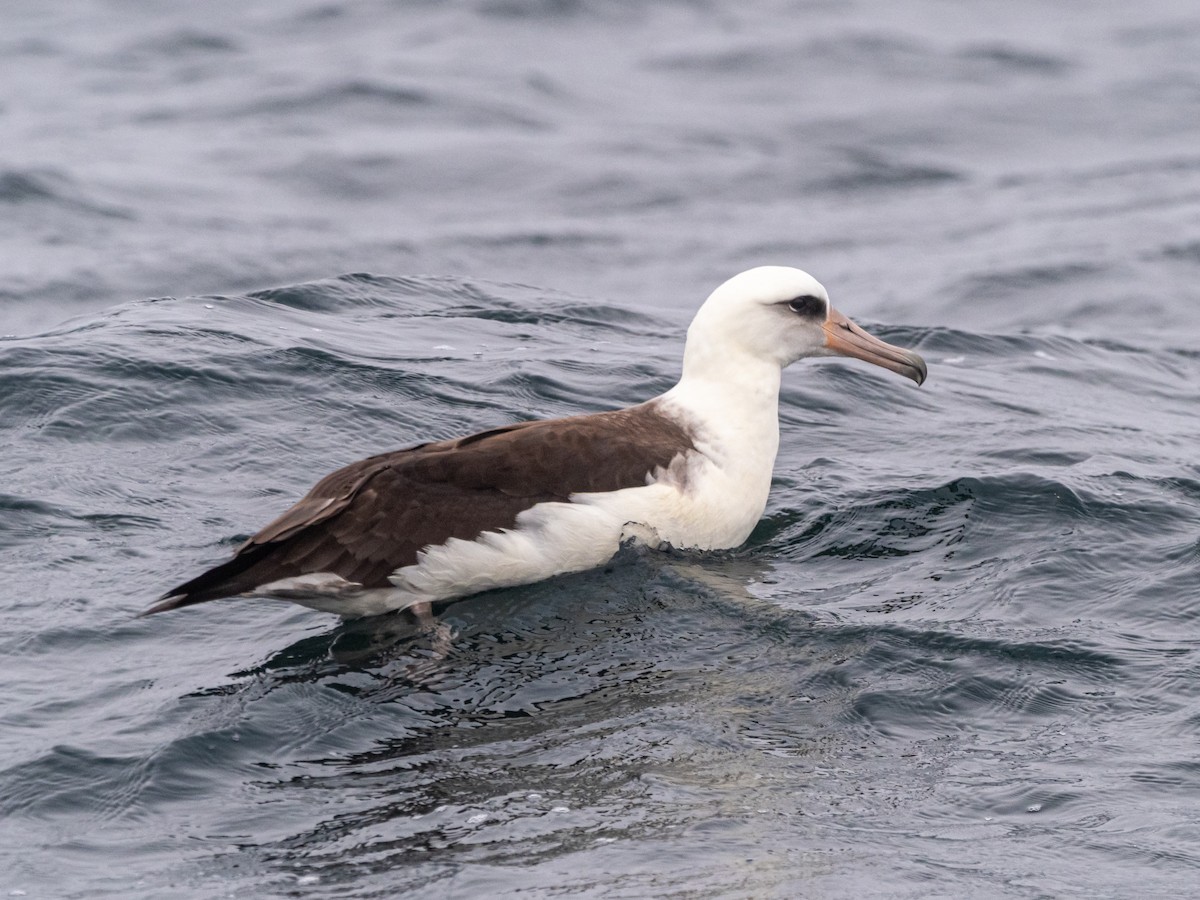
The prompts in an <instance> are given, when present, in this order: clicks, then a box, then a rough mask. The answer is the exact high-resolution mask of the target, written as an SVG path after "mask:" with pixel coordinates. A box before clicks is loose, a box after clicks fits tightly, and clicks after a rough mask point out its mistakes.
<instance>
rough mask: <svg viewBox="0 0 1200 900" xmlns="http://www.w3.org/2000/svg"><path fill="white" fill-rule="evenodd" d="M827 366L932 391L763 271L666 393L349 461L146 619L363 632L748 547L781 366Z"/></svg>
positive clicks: (749, 276)
mask: <svg viewBox="0 0 1200 900" xmlns="http://www.w3.org/2000/svg"><path fill="white" fill-rule="evenodd" d="M816 356H849V357H854V358H856V359H860V360H865V361H866V362H869V363H874V364H875V365H877V366H882V367H883V368H885V369H888V370H890V371H892V372H896V373H897V374H899V375H903V376H905V377H906V378H911V379H912V380H913V381H915V382H916V383H917V384H918V385H920V384H921V383H922V382H923V381H924V380H925V376H926V367H925V361H924V360H923V359H921V357H920V356H918V355H917V354H916V353H914V352H912V351H911V350H905V349H902V348H900V347H895V346H892V345H891V344H888V343H885V342H884V341H881V340H879V339H878V338H876V337H873V336H872V335H870V334H868V333H867V332H866V331H864V330H863V329H862V328H860V327H859V326H858V325H856V324H854V322H852V321H851V320H850V319H848V318H847V317H846V316H844V315H843V314H842V313H840V312H838V311H837V310H836V309H834V308H833V307H832V306H830V304H829V295H828V294H827V293H826V291H825V288H824V287H822V286H821V284H820V283H819V282H818V281H817V280H816V279H815V278H813V277H812V276H811V275H809V274H808V273H807V272H803V271H801V270H800V269H794V268H790V267H786V266H761V267H758V268H754V269H750V270H748V271H745V272H742V273H741V274H739V275H735V276H734V277H733V278H730V279H729V280H728V281H726V282H725V283H724V284H722V285H721V286H720V287H718V288H717V289H716V290H715V291H713V292H712V294H711V295H710V296H709V297H708V299H707V300H705V301H704V303H703V305H701V307H700V309H699V311H698V312H697V313H696V316H695V318H694V319H693V320H692V324H691V326H690V327H689V328H688V331H687V342H686V344H685V346H684V351H683V372H682V375H681V376H680V379H679V383H678V384H676V385H675V386H674V387H673V388H671V389H670V390H669V391H667V392H666V393H665V394H662V395H661V396H658V397H655V398H653V399H651V400H647V401H646V402H644V403H640V404H638V405H637V406H631V407H629V408H627V409H618V410H612V411H608V412H599V413H592V414H588V415H577V416H570V417H568V418H563V419H550V420H542V421H532V422H517V423H514V424H512V425H505V426H503V427H501V428H493V429H490V430H488V431H482V432H480V433H478V434H472V435H470V436H468V437H462V438H457V439H455V440H445V441H433V442H430V443H424V444H418V445H416V446H414V447H409V448H407V449H404V450H394V451H392V452H390V453H382V454H380V455H378V456H371V457H368V458H367V459H364V460H361V461H359V462H355V463H351V464H350V465H348V466H346V467H345V468H342V469H338V470H337V471H336V472H333V473H332V474H330V475H328V476H326V477H325V478H323V479H321V480H320V481H319V482H317V484H316V485H315V486H314V487H313V489H312V490H311V491H309V492H308V494H307V495H306V496H305V497H303V498H302V499H301V500H300V501H299V502H298V503H296V505H295V506H293V507H292V508H291V509H289V510H287V511H286V512H284V513H283V515H281V516H280V517H279V518H277V519H276V520H275V521H273V522H271V523H270V524H269V525H267V526H266V527H265V528H263V529H262V530H261V531H259V532H258V534H256V535H254V536H253V537H252V538H250V539H249V540H248V541H246V542H245V543H244V544H242V545H241V546H240V547H239V548H238V549H237V551H236V552H235V554H234V556H233V558H232V559H230V560H229V561H228V562H225V563H222V564H221V565H218V566H216V567H214V568H212V569H209V570H208V571H207V572H204V573H203V574H201V575H199V576H197V577H196V578H193V579H191V580H190V581H187V582H185V583H183V584H181V585H179V586H178V587H175V588H172V589H171V590H169V591H167V592H166V593H165V594H164V595H163V596H162V597H161V598H160V599H159V600H158V602H157V603H155V604H154V605H153V606H151V607H150V608H149V609H147V610H146V611H145V612H144V613H143V615H149V614H151V613H159V612H165V611H166V610H171V609H179V608H181V607H184V606H191V605H193V604H196V603H203V602H205V601H208V600H216V599H219V598H223V597H236V596H246V595H253V596H261V597H273V598H280V599H285V600H291V601H294V602H296V603H299V604H302V605H304V606H307V607H310V608H313V609H318V610H323V611H326V612H332V613H336V614H338V615H340V616H342V617H343V618H348V619H350V618H359V617H363V616H373V615H380V614H382V613H387V612H391V611H393V610H400V609H407V608H410V607H415V608H418V609H423V610H428V609H429V608H430V606H429V604H432V603H436V602H438V601H445V600H452V599H455V598H459V597H465V596H468V595H470V594H476V593H479V592H480V591H486V590H489V589H492V588H500V587H511V586H514V585H520V584H529V583H532V582H535V581H541V580H543V579H546V578H549V577H552V576H554V575H560V574H564V573H568V572H581V571H584V570H587V569H591V568H595V567H597V566H601V565H603V564H604V563H605V562H607V561H608V560H609V559H611V558H612V557H613V556H614V555H615V554H616V553H617V551H618V550H619V549H620V547H621V545H622V544H623V543H625V542H626V541H629V540H637V541H641V542H644V543H646V544H649V545H650V546H654V547H665V546H669V547H674V548H677V549H681V550H720V549H728V548H731V547H737V546H738V545H740V544H742V543H743V542H745V540H746V539H747V538H748V537H749V536H750V532H751V531H752V530H753V528H754V526H755V524H756V523H757V522H758V520H759V519H760V518H761V516H762V514H763V510H764V509H765V508H766V504H767V494H768V491H769V490H770V487H771V474H772V470H773V468H774V465H775V454H776V451H777V450H778V447H779V386H780V381H781V377H782V372H783V369H784V368H786V367H787V366H789V365H791V364H792V363H794V362H796V361H797V360H800V359H804V358H806V357H816Z"/></svg>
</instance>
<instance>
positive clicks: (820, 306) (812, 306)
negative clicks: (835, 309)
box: [787, 294, 825, 319]
mask: <svg viewBox="0 0 1200 900" xmlns="http://www.w3.org/2000/svg"><path fill="white" fill-rule="evenodd" d="M787 305H788V309H790V310H791V311H792V312H794V313H796V314H797V315H800V316H808V317H810V318H813V319H824V318H825V301H824V300H822V299H821V298H820V297H814V296H813V295H812V294H805V295H804V296H803V297H793V298H792V299H791V300H789V301H788V302H787Z"/></svg>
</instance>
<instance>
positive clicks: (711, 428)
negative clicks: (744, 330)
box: [663, 335, 782, 480]
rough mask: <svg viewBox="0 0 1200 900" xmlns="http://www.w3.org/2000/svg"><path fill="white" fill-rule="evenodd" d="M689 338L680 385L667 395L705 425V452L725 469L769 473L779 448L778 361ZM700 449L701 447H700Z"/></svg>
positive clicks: (669, 399) (671, 400) (672, 403)
mask: <svg viewBox="0 0 1200 900" xmlns="http://www.w3.org/2000/svg"><path fill="white" fill-rule="evenodd" d="M697 337H699V336H692V335H689V340H688V343H687V347H686V348H685V350H684V353H683V374H682V375H681V376H680V379H679V383H678V384H677V385H675V387H673V388H671V390H669V391H667V393H666V394H664V395H663V400H664V401H666V402H667V403H668V404H670V405H672V406H675V407H676V408H677V409H678V410H679V411H680V412H681V413H682V414H683V415H685V416H689V417H691V418H692V419H693V420H694V421H695V422H697V423H700V424H701V426H702V427H701V428H700V432H699V437H700V439H701V440H702V441H704V443H705V444H706V445H707V446H706V447H705V448H704V450H703V452H704V453H705V455H706V456H709V457H710V458H711V459H712V460H713V462H715V463H716V464H717V465H718V466H720V467H721V468H722V469H725V470H727V471H731V472H732V470H734V469H739V470H741V469H746V470H752V471H758V472H763V471H765V472H766V473H767V477H768V480H769V476H770V471H771V469H772V468H773V467H774V465H775V453H776V451H777V450H778V449H779V385H780V380H781V376H782V370H781V369H780V367H779V365H778V364H777V363H775V362H773V361H768V360H764V359H761V358H759V357H756V356H753V355H751V354H749V353H744V352H737V351H736V350H731V348H729V347H725V348H718V347H715V346H714V345H713V343H712V342H709V341H705V340H697V339H696V338H697ZM698 449H699V448H698Z"/></svg>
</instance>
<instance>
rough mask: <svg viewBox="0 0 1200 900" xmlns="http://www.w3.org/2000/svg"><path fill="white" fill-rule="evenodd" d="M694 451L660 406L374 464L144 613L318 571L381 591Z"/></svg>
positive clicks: (466, 441) (514, 428) (527, 427)
mask: <svg viewBox="0 0 1200 900" xmlns="http://www.w3.org/2000/svg"><path fill="white" fill-rule="evenodd" d="M691 448H692V443H691V439H690V437H689V436H688V434H687V432H686V431H685V430H684V429H683V428H682V427H681V426H680V425H679V424H678V423H676V422H675V421H674V420H672V419H669V418H666V417H665V416H663V415H661V414H660V413H659V411H658V409H657V404H656V403H655V401H651V402H650V403H644V404H642V405H641V406H636V407H633V408H631V409H624V410H617V411H614V412H607V413H597V414H595V415H588V416H573V417H571V418H568V419H554V420H550V421H541V422H522V423H518V424H515V425H508V426H506V427H504V428H497V429H494V430H492V431H484V432H481V433H479V434H474V435H471V436H470V437H465V438H460V439H458V440H452V441H439V442H436V443H431V444H421V445H419V446H416V447H411V448H409V449H407V450H397V451H394V452H392V453H384V454H381V455H379V456H372V457H370V458H368V459H364V460H361V461H360V462H356V463H352V464H351V465H349V466H346V467H345V468H343V469H339V470H338V471H336V472H333V473H332V474H330V475H327V476H326V477H325V478H323V479H321V481H319V482H317V484H316V485H315V486H314V487H313V489H312V490H311V491H309V492H308V494H307V495H306V496H305V497H304V498H303V499H302V500H300V502H299V503H297V504H296V505H295V506H293V507H292V508H291V509H289V510H287V512H285V513H284V514H283V515H282V516H280V517H279V518H278V519H276V520H275V521H274V522H272V523H270V524H269V525H267V526H266V527H265V528H263V529H262V530H261V531H260V532H259V533H258V534H256V535H255V536H254V537H252V538H250V540H248V541H247V542H246V543H245V544H243V545H242V546H241V547H240V548H238V551H237V553H236V554H235V555H234V557H233V559H231V560H229V561H228V562H226V563H223V564H222V565H219V566H217V567H215V568H213V569H210V570H209V571H207V572H205V573H204V574H202V575H200V576H199V577H197V578H194V579H192V580H191V581H188V582H186V583H185V584H182V585H180V586H179V587H176V588H174V589H173V590H170V591H168V592H167V593H166V594H164V595H163V598H162V599H161V600H160V602H159V603H157V604H156V605H154V606H152V607H151V608H150V609H148V610H147V611H146V613H145V614H147V615H148V614H150V613H154V612H163V611H165V610H168V609H176V608H178V607H181V606H190V605H191V604H193V603H200V602H203V601H205V600H215V599H217V598H219V597H228V596H232V595H235V594H241V593H246V592H248V591H252V590H253V589H254V588H256V587H258V586H260V585H263V584H267V583H269V582H272V581H277V580H279V579H281V578H290V577H295V576H297V575H304V574H307V573H310V572H332V573H334V574H337V575H340V576H341V577H342V578H345V579H346V580H347V581H352V582H357V583H359V584H361V585H363V587H368V588H370V587H383V586H386V585H387V584H388V581H387V576H388V575H390V574H391V573H392V572H394V571H395V570H396V569H398V568H400V567H401V566H406V565H410V564H412V563H414V562H415V561H416V558H417V552H418V551H420V550H421V549H422V548H424V547H428V546H430V545H435V544H441V543H444V542H445V541H446V540H448V539H449V538H452V537H457V538H463V539H466V540H470V539H472V538H474V537H476V536H477V535H478V534H480V533H481V532H484V531H495V530H496V529H499V528H508V527H511V526H512V525H513V524H514V523H515V522H516V519H517V515H518V514H519V513H520V512H521V511H522V510H525V509H528V508H529V507H530V506H533V505H534V504H536V503H542V502H545V501H549V500H566V499H568V497H570V495H571V494H575V493H583V492H589V491H614V490H619V489H621V488H625V487H635V486H638V485H642V484H645V483H646V480H647V477H648V476H650V475H651V474H652V473H653V472H654V470H655V469H656V468H657V467H663V468H666V467H668V466H670V464H671V462H672V460H674V459H675V458H676V456H678V455H679V454H681V453H683V452H686V451H687V450H689V449H691Z"/></svg>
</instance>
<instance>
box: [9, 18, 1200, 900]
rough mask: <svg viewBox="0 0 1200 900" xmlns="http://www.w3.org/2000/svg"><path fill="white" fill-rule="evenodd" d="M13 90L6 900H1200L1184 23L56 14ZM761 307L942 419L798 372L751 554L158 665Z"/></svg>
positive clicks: (24, 24)
mask: <svg viewBox="0 0 1200 900" xmlns="http://www.w3.org/2000/svg"><path fill="white" fill-rule="evenodd" d="M0 62H2V63H3V71H4V77H3V79H0V136H2V137H0V214H2V216H0V218H2V220H3V224H2V225H0V260H2V261H3V269H2V271H0V301H2V304H3V305H2V306H0V333H9V334H10V335H11V336H10V337H7V338H4V339H3V340H2V341H0V577H2V583H3V585H4V589H3V591H2V592H0V604H2V608H3V622H4V625H3V632H2V638H0V648H2V652H3V658H4V666H3V674H2V675H0V679H2V682H3V686H2V689H0V697H2V698H3V699H2V700H0V895H3V896H28V897H71V898H84V897H88V898H90V897H99V896H146V897H180V898H184V897H186V898H210V897H221V896H230V897H233V896H237V897H260V896H261V897H268V896H296V897H337V898H345V897H391V896H398V895H402V894H404V895H411V896H418V897H446V896H453V897H476V896H516V895H518V894H520V895H521V896H536V897H541V896H546V897H555V896H571V897H604V898H616V897H622V898H623V897H661V896H671V897H710V896H711V897H747V898H751V897H753V898H758V897H797V896H804V897H847V898H848V897H854V898H926V897H946V898H958V897H980V898H992V897H1059V896H1073V897H1074V896H1079V897H1113V898H1125V897H1134V896H1137V897H1148V896H1156V897H1183V896H1190V895H1192V894H1194V893H1195V890H1196V888H1195V886H1196V884H1197V883H1200V687H1198V684H1200V459H1198V455H1197V447H1198V446H1200V397H1198V394H1200V286H1198V285H1200V10H1197V8H1196V7H1195V5H1194V4H1192V3H1187V2H1183V0H1176V2H1150V3H1142V4H1125V3H1115V2H1111V3H1089V4H1074V3H1062V4H1054V5H1050V4H1039V3H1032V2H1028V0H1021V2H1016V3H1008V4H1003V5H1001V4H984V3H978V4H958V3H949V2H935V0H909V2H902V3H896V4H869V3H816V2H814V3H785V2H767V0H760V2H753V3H742V4H737V5H734V4H719V3H713V2H708V3H705V2H691V3H685V2H680V3H662V4H644V3H628V2H617V0H613V2H597V3H583V2H570V0H557V2H549V0H543V2H535V0H474V2H468V3H458V4H437V3H383V2H378V3H375V2H361V3H350V2H329V3H323V4H317V3H314V4H312V5H300V4H291V3H282V2H267V3H257V4H246V3H232V2H223V0H210V2H206V3H204V4H188V5H183V4H173V5H170V6H162V5H157V4H147V3H142V2H133V0H124V2H121V0H107V2H101V0H94V2H90V3H88V2H80V3H72V4H45V3H41V2H34V0H17V2H9V3H6V4H4V6H3V9H2V10H0ZM767 262H771V263H784V264H794V265H800V266H802V267H804V268H807V269H809V270H810V271H812V272H813V273H814V274H815V275H817V277H819V278H821V279H822V280H823V281H824V282H825V283H826V285H827V286H828V287H829V288H830V291H831V293H832V295H833V299H834V301H835V303H836V304H837V305H838V306H839V307H841V308H842V309H844V310H845V311H846V312H847V313H849V314H851V315H853V316H855V317H856V318H858V319H860V320H861V321H863V322H864V323H865V324H867V325H868V326H869V327H872V328H873V329H875V330H876V331H877V332H878V333H879V334H880V335H881V336H882V337H884V338H885V339H887V340H890V341H893V342H895V343H900V344H906V345H911V346H915V347H918V348H919V349H920V350H921V352H922V353H924V354H925V355H926V358H927V359H928V360H929V363H930V378H929V381H928V383H927V384H926V385H925V387H923V388H921V389H920V390H916V389H914V388H913V387H912V386H911V385H909V384H908V383H907V382H904V381H902V380H901V379H899V378H895V377H890V376H888V375H887V374H886V373H880V372H877V371H875V370H869V369H868V368H867V367H865V366H861V365H858V364H855V363H851V362H838V361H821V362H817V363H808V364H801V365H800V366H797V367H796V368H795V369H794V370H792V371H790V372H789V373H788V374H787V376H786V377H785V392H784V398H783V404H782V409H781V417H782V431H783V435H782V449H781V453H780V459H779V463H778V466H777V479H776V488H775V491H774V493H773V495H772V499H771V503H770V506H769V508H768V512H767V516H766V518H765V519H764V521H763V522H762V524H761V526H760V527H759V528H758V529H757V531H756V532H755V534H754V535H753V537H752V539H751V540H750V542H749V543H748V545H747V546H746V547H744V548H741V549H739V550H737V551H733V552H729V553H725V554H717V555H711V556H704V557H695V556H690V555H663V554H646V553H639V552H636V551H630V552H627V553H626V554H625V555H624V556H623V557H622V558H621V559H619V560H618V561H617V562H616V563H614V564H613V565H612V566H610V567H608V568H607V569H606V570H604V571H599V572H593V573H587V574H583V575H579V576H574V577H570V578H564V579H561V580H557V581H553V582H548V583H545V584H541V585H536V586H533V587H529V588H523V589H517V590H510V591H503V592H497V593H494V594H489V595H487V596H484V597H481V598H477V599H474V600H470V601H464V602H461V603H457V604H454V605H451V606H450V607H449V608H448V609H446V610H445V612H444V613H443V614H442V617H441V620H442V627H441V629H440V630H439V631H438V632H436V633H435V634H433V635H426V636H423V637H414V636H413V635H412V633H411V629H409V628H408V627H407V623H406V622H404V621H403V620H400V621H397V620H394V619H384V620H376V621H373V622H369V623H360V624H357V625H349V626H343V625H339V624H338V623H337V621H336V620H334V619H333V618H332V617H329V616H325V615H322V614H318V613H312V612H308V611H305V610H302V609H299V608H293V607H290V606H287V605H283V604H277V603H271V602H269V601H244V602H242V601H235V602H226V603H217V604H211V605H208V606H206V607H200V608H196V609H193V610H188V611H184V612H180V613H178V614H173V615H169V616H159V617H154V618H152V619H149V620H138V619H134V618H133V615H134V614H135V613H136V612H137V611H139V610H140V609H142V608H144V607H145V606H146V605H147V603H149V602H150V601H151V600H152V599H153V598H154V597H155V596H156V595H157V594H158V593H159V592H160V591H161V590H162V589H163V588H164V587H166V586H168V585H169V584H172V583H174V582H175V581H177V580H178V579H179V578H180V576H182V575H186V574H189V573H192V572H195V571H196V570H197V568H198V567H199V566H201V565H203V564H206V563H211V562H215V561H218V560H220V559H222V558H223V557H224V556H225V555H227V554H228V553H229V552H230V550H231V549H232V548H233V546H235V545H236V543H237V542H238V541H239V540H240V539H242V538H244V536H245V535H246V534H248V533H249V532H251V531H253V530H254V529H256V528H257V527H258V526H259V525H260V524H262V523H263V522H264V521H265V520H266V519H268V518H270V517H271V516H272V515H274V514H275V513H276V512H278V511H279V510H281V509H282V508H284V507H285V506H286V505H288V504H289V503H290V502H291V501H292V500H294V499H295V498H296V497H297V496H298V495H299V494H300V493H302V492H303V491H304V490H306V489H307V488H308V487H309V486H310V485H311V483H312V482H313V481H314V480H315V479H316V478H317V477H319V476H320V475H322V474H324V473H326V472H328V471H329V470H331V469H332V468H334V467H335V466H337V465H340V464H342V463H345V462H348V461H350V460H352V459H355V458H358V457H361V456H364V455H366V454H368V453H371V452H376V451H379V450H383V449H390V448H393V447H397V446H403V445H405V444H407V443H411V442H414V441H416V440H419V439H423V438H426V437H429V436H433V437H445V436H450V435H455V434H460V433H463V432H466V431H469V430H474V429H479V428H484V427H487V426H492V425H497V424H501V423H504V422H508V421H512V420H514V419H517V418H527V417H531V416H550V415H559V414H568V413H573V412H579V411H585V410H596V409H604V408H611V407H614V406H620V405H624V404H627V403H630V402H635V401H637V400H640V399H644V398H646V397H648V396H650V395H653V394H655V393H658V392H659V391H661V390H663V389H665V388H667V387H669V386H670V384H672V383H673V380H674V378H675V377H676V375H677V372H678V357H679V353H680V350H681V347H682V331H683V328H684V327H685V326H686V323H687V321H688V319H689V317H690V314H691V312H692V311H693V310H694V308H695V306H696V305H697V304H698V303H699V301H700V300H701V299H702V298H703V296H704V295H705V294H706V293H707V292H708V291H709V290H710V289H711V288H712V287H714V286H715V285H716V284H717V283H718V282H719V281H721V280H723V279H724V278H725V277H727V276H728V275H730V274H733V273H734V272H736V271H738V270H740V269H742V268H746V267H748V266H750V265H755V264H760V263H767ZM347 272H358V273H371V274H349V275H347V274H340V273H347ZM152 297H158V298H160V299H147V298H152ZM68 319H69V321H66V320H68Z"/></svg>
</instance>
